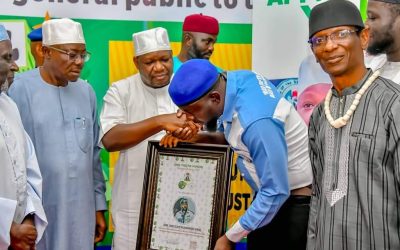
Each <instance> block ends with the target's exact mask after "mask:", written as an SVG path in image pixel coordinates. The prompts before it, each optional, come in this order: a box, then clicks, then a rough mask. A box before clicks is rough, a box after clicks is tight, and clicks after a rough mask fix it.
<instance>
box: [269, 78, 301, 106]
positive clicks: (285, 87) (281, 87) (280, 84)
mask: <svg viewBox="0 0 400 250" xmlns="http://www.w3.org/2000/svg"><path fill="white" fill-rule="evenodd" d="M271 82H272V83H273V84H274V85H275V86H276V88H277V89H278V91H279V93H281V95H282V96H283V97H284V98H285V99H286V100H288V101H289V102H290V103H291V104H293V106H295V107H296V104H297V93H294V87H295V86H296V85H297V83H298V80H297V78H288V79H279V80H272V81H271Z"/></svg>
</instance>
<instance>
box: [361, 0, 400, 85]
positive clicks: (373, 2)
mask: <svg viewBox="0 0 400 250" xmlns="http://www.w3.org/2000/svg"><path fill="white" fill-rule="evenodd" d="M366 24H367V26H368V27H369V29H370V38H369V44H368V49H367V51H368V53H369V55H372V57H371V56H367V60H366V63H367V66H368V67H371V68H372V69H374V70H375V69H378V68H381V69H380V71H381V76H383V77H385V78H388V79H390V80H392V81H394V82H395V83H397V84H400V0H369V2H368V19H367V22H366Z"/></svg>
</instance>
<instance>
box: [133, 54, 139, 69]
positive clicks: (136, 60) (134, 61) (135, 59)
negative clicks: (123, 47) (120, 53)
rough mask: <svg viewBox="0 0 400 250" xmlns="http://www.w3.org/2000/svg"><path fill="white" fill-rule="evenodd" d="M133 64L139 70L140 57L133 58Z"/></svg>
mask: <svg viewBox="0 0 400 250" xmlns="http://www.w3.org/2000/svg"><path fill="white" fill-rule="evenodd" d="M133 63H134V64H135V67H136V68H137V69H138V70H139V62H138V57H137V56H134V57H133Z"/></svg>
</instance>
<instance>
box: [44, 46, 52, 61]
mask: <svg viewBox="0 0 400 250" xmlns="http://www.w3.org/2000/svg"><path fill="white" fill-rule="evenodd" d="M42 53H43V58H46V59H50V57H51V56H50V54H51V52H50V49H49V48H47V47H45V46H42Z"/></svg>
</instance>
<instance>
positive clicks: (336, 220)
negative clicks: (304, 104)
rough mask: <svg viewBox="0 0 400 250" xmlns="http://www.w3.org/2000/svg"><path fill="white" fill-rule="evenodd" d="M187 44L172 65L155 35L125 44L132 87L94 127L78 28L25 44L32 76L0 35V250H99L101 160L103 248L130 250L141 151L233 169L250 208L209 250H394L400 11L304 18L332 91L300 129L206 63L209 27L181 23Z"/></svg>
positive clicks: (399, 183) (380, 3)
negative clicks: (213, 158)
mask: <svg viewBox="0 0 400 250" xmlns="http://www.w3.org/2000/svg"><path fill="white" fill-rule="evenodd" d="M182 31H183V32H182V47H181V51H180V52H179V54H178V55H177V56H175V57H173V55H172V50H171V45H170V41H169V37H168V32H167V30H166V29H164V28H162V27H157V28H153V29H149V30H145V31H142V32H137V33H134V34H133V44H134V58H133V62H134V64H135V66H136V68H137V69H138V73H137V74H135V75H132V76H129V77H127V78H125V79H122V80H120V81H117V82H115V83H113V84H112V85H111V86H110V88H109V90H108V91H107V93H106V95H105V96H104V104H103V107H102V110H101V112H100V116H99V117H98V112H97V107H96V96H95V93H94V91H93V89H92V87H91V86H90V85H89V84H88V83H87V82H86V81H84V80H82V79H81V78H80V74H81V71H82V69H83V67H84V64H85V62H86V61H88V60H89V59H90V53H89V52H88V51H87V49H86V42H85V38H84V35H83V30H82V26H81V24H80V23H78V22H75V21H72V20H71V19H67V18H62V19H52V20H47V21H45V22H44V23H43V25H42V27H41V29H40V30H35V31H34V32H33V33H31V34H30V35H29V38H30V39H31V40H32V42H31V48H32V53H33V55H34V56H35V60H36V66H37V68H35V69H32V70H30V71H27V72H24V73H18V74H16V75H15V77H14V73H15V72H17V71H18V66H17V65H16V64H15V62H14V60H13V57H12V44H11V41H10V38H9V35H8V33H7V31H6V29H5V28H4V26H2V25H0V169H1V170H0V171H1V175H0V179H1V181H0V213H1V215H2V216H1V217H0V250H3V249H4V250H6V249H14V250H19V249H28V250H30V249H38V250H45V249H49V250H53V249H61V250H70V249H84V250H86V249H93V247H94V244H96V243H97V242H100V241H102V240H103V238H104V235H105V231H106V221H105V218H104V212H105V211H106V210H107V205H106V199H105V181H104V177H103V172H102V169H101V163H100V155H99V154H100V150H101V148H102V147H103V148H105V149H106V150H107V151H109V152H113V151H120V156H119V159H118V162H117V165H116V167H115V170H116V171H115V179H114V184H113V191H112V201H113V203H112V211H111V214H112V223H113V225H114V237H113V245H112V247H113V249H116V250H128V249H135V248H136V245H137V243H136V236H137V231H138V223H139V215H140V205H141V200H142V187H143V180H144V171H145V159H146V148H147V142H148V141H149V140H160V144H161V145H163V146H165V147H174V146H176V145H177V143H178V142H180V141H189V142H192V143H196V142H204V141H206V142H214V143H227V144H229V145H230V146H231V147H232V149H233V150H234V151H235V152H236V153H237V155H238V159H237V166H238V168H239V169H240V171H241V173H242V175H243V177H244V178H245V180H246V181H247V182H248V184H249V185H250V186H251V188H252V189H253V191H254V192H255V193H256V195H255V196H254V199H253V202H252V204H251V205H250V207H249V209H248V210H247V211H246V212H245V213H244V215H243V216H242V217H240V219H239V220H238V221H237V222H236V223H235V224H234V225H233V226H232V227H231V228H229V229H228V230H227V232H226V233H225V234H224V235H222V236H221V237H220V238H219V239H218V240H217V242H216V245H215V247H214V249H216V250H223V249H234V245H235V243H236V242H239V241H241V240H242V239H243V238H244V237H247V247H248V249H315V250H320V249H321V250H322V249H323V250H325V249H332V250H336V249H363V250H364V249H400V237H399V235H400V209H399V207H400V198H399V197H400V166H399V165H400V152H399V151H400V146H399V145H400V143H399V142H400V133H399V129H400V112H399V111H400V86H399V84H400V36H399V35H398V34H400V33H399V32H400V0H369V3H368V19H367V21H366V23H364V22H363V20H362V18H361V14H360V12H359V10H358V8H357V7H356V6H355V5H354V4H353V3H351V2H350V1H348V0H328V1H325V2H323V3H320V4H318V5H316V6H315V7H314V8H313V9H312V10H311V13H310V18H309V37H308V42H309V44H310V46H311V50H312V52H313V54H314V56H315V59H316V61H317V62H318V63H319V65H320V66H321V68H322V70H323V71H325V72H326V73H327V74H328V75H329V78H330V80H331V82H332V87H331V88H330V89H329V90H328V93H327V95H326V97H325V98H324V99H323V101H322V102H321V103H320V104H319V105H318V106H317V107H316V108H315V110H314V111H313V112H312V115H311V117H310V118H308V117H309V115H307V123H308V119H309V126H308V127H307V125H306V123H305V122H304V120H303V119H304V117H303V116H300V115H299V113H298V112H297V111H296V110H295V108H294V107H293V106H292V105H291V104H290V103H289V102H288V101H286V100H285V99H284V98H283V97H282V96H281V94H280V93H279V92H278V90H277V89H276V88H275V87H274V86H273V84H272V83H271V82H270V81H269V80H268V79H267V78H266V77H267V76H262V75H259V74H257V73H255V72H252V71H248V70H237V71H228V72H226V71H224V70H223V69H220V68H218V67H216V66H215V65H213V64H212V63H211V62H210V61H209V59H210V56H211V55H212V53H213V50H214V44H215V42H216V41H217V36H218V34H219V23H218V21H217V20H216V19H215V18H213V17H210V16H206V15H202V14H194V15H190V16H188V17H186V18H185V20H184V23H183V28H182ZM305 39H306V38H305ZM317 73H318V72H316V74H317ZM172 76H173V77H172ZM302 117H303V119H302ZM216 120H218V122H217V123H216V124H215V126H217V128H216V132H210V131H207V129H205V126H204V125H206V124H207V127H208V126H209V125H210V121H216ZM213 123H215V122H213ZM396 124H397V125H396ZM181 205H185V204H184V202H182V204H181ZM185 206H187V201H186V205H185ZM179 217H180V218H181V217H182V218H183V217H184V216H181V215H180V216H179Z"/></svg>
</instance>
